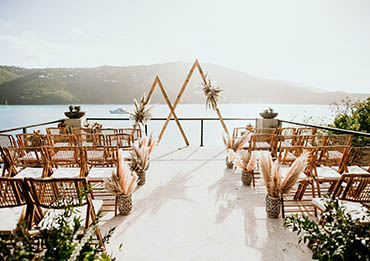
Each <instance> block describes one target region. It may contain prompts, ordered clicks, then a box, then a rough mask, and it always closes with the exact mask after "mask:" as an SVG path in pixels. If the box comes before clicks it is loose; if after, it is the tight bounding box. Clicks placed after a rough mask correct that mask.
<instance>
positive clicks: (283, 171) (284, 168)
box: [280, 166, 307, 180]
mask: <svg viewBox="0 0 370 261" xmlns="http://www.w3.org/2000/svg"><path fill="white" fill-rule="evenodd" d="M280 170H281V178H282V179H284V178H285V177H286V175H287V174H288V171H289V170H290V167H287V166H281V168H280ZM305 178H307V175H306V174H304V173H303V172H301V173H299V176H298V179H299V180H301V179H305Z"/></svg>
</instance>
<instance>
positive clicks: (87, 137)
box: [75, 133, 105, 146]
mask: <svg viewBox="0 0 370 261" xmlns="http://www.w3.org/2000/svg"><path fill="white" fill-rule="evenodd" d="M75 137H76V140H77V145H78V146H103V145H104V141H105V137H104V135H103V134H96V133H80V134H75Z"/></svg>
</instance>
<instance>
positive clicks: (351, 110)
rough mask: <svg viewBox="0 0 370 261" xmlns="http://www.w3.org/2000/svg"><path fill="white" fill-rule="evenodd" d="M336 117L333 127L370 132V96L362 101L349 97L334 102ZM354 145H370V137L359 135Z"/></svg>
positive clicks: (354, 140)
mask: <svg viewBox="0 0 370 261" xmlns="http://www.w3.org/2000/svg"><path fill="white" fill-rule="evenodd" d="M334 106H335V107H334V111H335V115H336V116H335V118H334V123H333V124H331V125H330V126H331V127H335V128H340V129H346V130H354V131H360V132H366V133H370V97H368V98H367V99H365V100H363V101H361V100H358V101H351V100H350V99H349V98H348V97H347V98H346V99H345V100H342V101H341V102H339V103H334ZM353 145H354V146H370V138H367V137H362V136H357V137H355V138H354V139H353Z"/></svg>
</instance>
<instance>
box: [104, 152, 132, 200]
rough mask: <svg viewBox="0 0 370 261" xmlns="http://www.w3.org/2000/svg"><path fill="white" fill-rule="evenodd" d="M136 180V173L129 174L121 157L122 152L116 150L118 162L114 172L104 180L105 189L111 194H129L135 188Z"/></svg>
mask: <svg viewBox="0 0 370 261" xmlns="http://www.w3.org/2000/svg"><path fill="white" fill-rule="evenodd" d="M136 180H137V175H136V174H130V171H129V169H128V167H127V165H126V163H125V161H124V159H123V155H122V152H118V164H117V170H116V172H114V171H113V172H112V176H111V177H110V178H108V179H105V180H104V187H105V189H106V190H107V191H108V192H110V193H113V194H125V195H128V194H131V193H132V191H133V190H134V188H135V184H136V183H135V182H136Z"/></svg>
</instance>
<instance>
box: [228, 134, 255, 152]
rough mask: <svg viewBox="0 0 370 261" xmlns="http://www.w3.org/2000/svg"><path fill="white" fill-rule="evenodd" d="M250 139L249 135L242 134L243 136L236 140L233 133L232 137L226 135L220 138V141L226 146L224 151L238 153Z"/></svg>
mask: <svg viewBox="0 0 370 261" xmlns="http://www.w3.org/2000/svg"><path fill="white" fill-rule="evenodd" d="M250 137H251V135H250V134H244V135H243V136H241V137H240V138H238V137H237V135H236V134H235V133H234V134H233V135H232V136H230V135H228V134H227V135H226V136H222V140H223V142H224V144H225V146H226V149H228V150H233V151H234V152H238V151H239V150H241V149H242V148H243V146H244V144H245V143H247V142H248V141H249V140H250Z"/></svg>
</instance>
